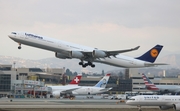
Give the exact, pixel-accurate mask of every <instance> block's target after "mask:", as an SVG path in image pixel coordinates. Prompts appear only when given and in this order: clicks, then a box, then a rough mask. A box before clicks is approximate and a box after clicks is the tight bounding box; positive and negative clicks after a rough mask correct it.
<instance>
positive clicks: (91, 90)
mask: <svg viewBox="0 0 180 111" xmlns="http://www.w3.org/2000/svg"><path fill="white" fill-rule="evenodd" d="M109 77H110V74H106V75H105V76H104V77H103V78H102V79H101V80H100V81H99V82H98V83H97V84H96V85H94V86H79V88H77V89H75V90H73V91H72V95H94V94H99V93H103V92H107V91H109V90H111V89H112V88H106V85H107V83H108V80H109ZM53 96H55V97H57V98H58V97H60V92H57V93H54V95H53Z"/></svg>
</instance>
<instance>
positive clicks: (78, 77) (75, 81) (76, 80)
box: [70, 75, 82, 85]
mask: <svg viewBox="0 0 180 111" xmlns="http://www.w3.org/2000/svg"><path fill="white" fill-rule="evenodd" d="M81 77H82V75H77V76H76V77H75V78H74V79H73V80H72V81H71V82H70V85H78V84H79V82H80V80H81Z"/></svg>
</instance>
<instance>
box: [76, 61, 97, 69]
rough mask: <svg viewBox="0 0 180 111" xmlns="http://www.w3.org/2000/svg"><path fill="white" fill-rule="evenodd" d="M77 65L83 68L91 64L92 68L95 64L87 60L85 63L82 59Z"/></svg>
mask: <svg viewBox="0 0 180 111" xmlns="http://www.w3.org/2000/svg"><path fill="white" fill-rule="evenodd" d="M79 65H82V67H83V68H85V67H86V66H88V65H89V66H91V67H92V68H94V67H95V65H94V64H93V63H92V62H89V61H88V62H87V63H83V62H82V61H81V62H79Z"/></svg>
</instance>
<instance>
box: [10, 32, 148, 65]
mask: <svg viewBox="0 0 180 111" xmlns="http://www.w3.org/2000/svg"><path fill="white" fill-rule="evenodd" d="M33 35H35V34H33ZM9 37H10V38H11V39H13V40H14V41H16V42H18V43H20V44H25V45H29V46H33V47H37V48H41V49H45V50H49V51H53V52H58V53H67V51H84V52H85V51H87V52H92V51H93V50H95V48H91V47H86V46H81V45H78V44H73V43H69V42H65V41H61V40H56V39H52V38H49V37H44V36H40V35H35V36H29V35H28V36H27V35H26V34H25V33H17V34H16V35H12V34H11V35H9ZM93 61H94V62H99V63H104V64H108V65H113V66H117V67H125V68H141V67H145V65H144V64H145V62H144V61H142V60H138V59H134V58H132V57H128V56H123V55H117V56H116V57H114V56H110V58H108V57H106V58H99V59H94V60H93Z"/></svg>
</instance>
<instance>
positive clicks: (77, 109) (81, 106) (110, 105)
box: [0, 98, 173, 111]
mask: <svg viewBox="0 0 180 111" xmlns="http://www.w3.org/2000/svg"><path fill="white" fill-rule="evenodd" d="M92 110H93V111H112V110H113V111H119V110H122V111H138V108H137V107H136V106H129V105H126V104H125V102H124V101H120V100H109V99H74V100H70V99H27V98H23V99H21V98H20V99H14V98H12V99H11V98H10V99H9V98H7V99H6V98H4V99H0V111H92ZM142 110H143V111H160V109H159V108H158V107H157V106H153V107H152V106H151V107H150V106H147V107H142ZM166 111H173V110H166Z"/></svg>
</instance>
